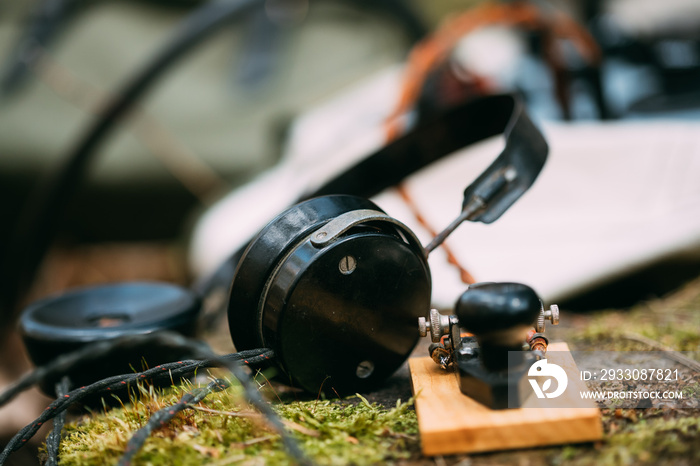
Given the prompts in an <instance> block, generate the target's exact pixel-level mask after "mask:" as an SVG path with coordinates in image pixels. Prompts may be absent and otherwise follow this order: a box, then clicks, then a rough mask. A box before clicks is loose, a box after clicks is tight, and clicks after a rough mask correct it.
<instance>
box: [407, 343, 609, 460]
mask: <svg viewBox="0 0 700 466" xmlns="http://www.w3.org/2000/svg"><path fill="white" fill-rule="evenodd" d="M547 359H548V360H549V361H550V362H553V363H556V364H558V365H560V366H562V367H563V368H564V370H565V371H566V372H567V374H568V375H569V385H568V387H567V389H566V391H565V392H564V394H562V395H561V396H560V397H559V398H557V399H555V400H553V399H546V400H539V399H538V398H537V397H535V396H531V397H530V398H529V399H528V400H527V402H526V403H525V405H524V406H523V407H522V408H519V409H505V410H492V409H490V408H487V407H486V406H484V405H482V404H480V403H478V402H476V401H474V400H472V399H471V398H469V397H467V396H465V395H463V394H462V393H461V392H460V390H459V386H458V384H457V380H456V377H455V374H454V373H450V372H448V371H445V370H443V369H441V368H440V367H439V366H438V365H437V364H435V363H434V362H433V361H432V360H431V359H430V358H427V357H426V358H412V359H410V360H409V366H410V369H411V379H412V382H413V393H414V395H416V394H418V395H417V398H416V412H417V414H418V426H419V428H420V434H421V444H422V448H423V453H424V454H425V455H428V456H430V455H447V454H455V453H471V452H483V451H494V450H508V449H517V448H528V447H536V446H544V445H558V444H565V443H579V442H588V441H594V440H599V439H600V438H602V435H603V429H602V423H601V419H600V411H599V410H598V408H597V407H596V406H595V403H594V402H593V401H591V400H585V401H582V400H580V399H579V396H578V393H579V391H582V390H585V389H586V388H585V384H584V382H583V381H581V380H579V377H578V369H577V368H576V363H575V362H574V360H573V358H572V357H571V353H569V348H568V345H566V343H553V344H551V345H549V348H548V358H547ZM553 401H556V402H557V404H558V405H561V406H567V407H552V402H553ZM543 403H546V404H547V407H542V406H540V405H541V404H543ZM572 406H578V407H572Z"/></svg>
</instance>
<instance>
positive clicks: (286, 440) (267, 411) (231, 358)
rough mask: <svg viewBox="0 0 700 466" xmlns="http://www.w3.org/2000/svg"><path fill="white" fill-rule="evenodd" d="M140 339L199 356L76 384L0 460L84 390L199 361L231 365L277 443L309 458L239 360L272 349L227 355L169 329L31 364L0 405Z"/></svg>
mask: <svg viewBox="0 0 700 466" xmlns="http://www.w3.org/2000/svg"><path fill="white" fill-rule="evenodd" d="M143 341H149V342H152V343H157V344H159V345H162V346H166V347H171V348H173V349H188V350H190V351H191V352H192V354H193V356H194V357H197V358H201V359H202V360H187V361H177V362H172V363H168V364H162V365H160V366H156V367H154V368H152V369H149V370H147V371H144V372H141V373H137V374H124V375H117V376H113V377H108V378H106V379H102V380H100V381H98V382H95V383H93V384H91V385H88V386H86V387H80V388H78V389H75V390H72V391H70V392H68V393H66V394H64V395H63V396H62V397H60V398H59V399H57V400H55V401H54V402H52V403H51V404H50V405H49V406H48V407H47V408H46V409H45V410H44V412H43V413H42V414H41V415H40V416H39V417H38V418H37V419H35V420H34V421H33V422H32V423H30V424H28V425H27V426H25V427H24V428H22V429H21V430H20V431H19V432H18V433H17V434H16V435H15V436H14V437H13V438H12V439H11V440H10V441H9V442H8V444H7V445H6V446H5V449H4V450H3V451H2V452H1V453H0V466H1V465H3V464H4V463H5V461H6V460H7V458H8V456H9V455H10V454H11V453H12V452H14V451H16V450H19V449H20V448H22V446H24V445H25V444H26V443H27V442H28V441H29V439H31V438H32V437H33V436H34V435H35V434H36V432H37V431H38V430H39V428H40V427H41V426H42V425H43V424H44V423H45V422H47V421H49V420H51V419H54V418H55V417H56V416H57V415H59V414H60V413H61V412H64V411H65V410H66V409H67V408H68V407H69V406H70V405H72V404H73V403H76V402H78V401H80V400H82V399H84V398H85V397H87V396H90V395H94V394H96V393H103V392H109V391H112V390H120V389H123V388H124V387H125V386H128V384H133V383H136V382H137V381H138V380H147V379H148V380H155V379H157V378H165V377H167V378H170V377H171V376H177V375H184V374H187V373H190V374H191V373H192V372H194V371H195V370H196V369H197V368H200V367H213V366H223V367H226V368H227V369H229V370H230V371H231V373H232V374H233V376H234V377H235V378H236V379H237V380H238V381H239V382H240V384H241V385H242V387H243V390H244V393H245V397H246V399H247V400H248V402H250V403H251V404H252V405H253V406H254V407H255V408H256V409H258V411H260V412H261V414H262V415H263V416H265V418H266V419H267V421H268V422H269V424H270V425H271V426H272V427H273V428H274V429H275V430H276V431H277V432H278V433H279V435H280V437H281V439H282V443H283V444H284V446H285V448H286V450H287V452H288V453H289V455H290V456H291V457H292V458H293V459H294V460H295V461H297V462H298V463H299V464H304V465H307V464H312V463H311V462H310V461H309V460H308V459H307V458H306V456H305V455H304V454H303V452H302V451H301V449H300V448H299V446H298V445H297V443H296V441H295V440H294V439H293V438H292V437H291V436H290V435H288V434H287V432H286V431H285V429H284V425H283V424H282V422H281V421H280V419H279V418H278V417H277V415H276V414H275V412H274V411H273V410H272V408H271V407H270V405H269V404H268V403H267V402H266V401H265V400H264V399H263V398H262V396H261V395H260V393H259V392H258V390H257V388H256V387H255V385H254V384H253V383H252V381H251V378H250V377H249V376H248V375H247V374H246V373H245V372H244V371H243V369H242V366H241V362H242V363H243V364H250V365H253V364H260V363H263V362H265V361H268V360H270V359H271V358H272V357H273V353H272V351H271V350H268V349H262V350H249V351H245V352H241V353H234V354H231V355H227V356H219V355H216V354H215V353H213V352H212V351H211V349H209V347H208V346H207V345H206V344H205V343H203V342H201V341H197V340H192V339H189V338H185V337H183V336H182V335H179V334H176V333H172V332H159V333H156V334H152V335H138V336H131V337H125V338H120V339H115V340H111V341H105V342H99V343H95V344H93V345H89V346H87V347H85V348H82V349H80V350H78V351H75V352H73V353H69V354H66V355H62V356H60V357H58V358H57V359H56V360H55V361H54V362H52V363H49V364H47V365H46V366H43V367H40V368H38V369H36V370H35V371H34V372H32V373H30V374H28V375H27V376H25V377H23V378H22V379H21V380H20V381H19V382H18V383H17V384H15V385H14V386H13V387H12V388H10V389H9V390H7V391H6V392H5V393H3V394H2V395H1V396H0V406H1V405H2V404H4V403H6V402H8V401H9V400H11V399H12V398H13V397H14V396H16V395H17V394H18V393H20V392H21V391H22V390H25V389H27V388H29V387H30V386H32V385H33V384H35V383H39V382H41V381H42V380H44V379H45V378H46V377H49V376H51V375H52V374H56V373H57V371H62V372H65V371H67V370H69V369H70V368H71V367H72V366H74V365H76V364H78V363H82V362H84V361H86V360H89V359H92V358H95V359H98V358H99V357H101V356H104V355H105V354H107V353H109V352H110V351H113V350H115V349H117V348H119V347H121V346H128V345H134V344H139V343H141V342H143Z"/></svg>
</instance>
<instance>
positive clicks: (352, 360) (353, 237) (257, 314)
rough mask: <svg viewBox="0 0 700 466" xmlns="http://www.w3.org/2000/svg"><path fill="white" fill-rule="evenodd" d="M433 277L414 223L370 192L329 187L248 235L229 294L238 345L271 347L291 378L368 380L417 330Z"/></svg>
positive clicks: (409, 345) (334, 384)
mask: <svg viewBox="0 0 700 466" xmlns="http://www.w3.org/2000/svg"><path fill="white" fill-rule="evenodd" d="M430 292H431V279H430V270H429V268H428V264H427V259H426V257H425V254H424V251H423V249H422V246H421V245H420V243H419V242H418V240H417V239H415V236H414V235H413V233H412V232H410V230H408V228H407V227H405V226H404V225H402V224H401V223H400V222H397V221H396V220H394V219H392V218H391V217H388V216H387V215H386V214H385V213H383V212H382V211H381V210H380V209H379V208H378V207H377V206H376V205H375V204H374V203H372V202H371V201H369V200H366V199H361V198H357V197H353V196H344V195H336V196H325V197H320V198H315V199H311V200H308V201H305V202H302V203H301V204H298V205H297V206H294V207H292V208H291V209H288V210H287V211H285V212H283V213H282V214H280V215H279V216H278V217H277V218H276V219H274V220H273V221H272V222H270V223H269V224H268V225H267V226H266V227H265V228H264V229H263V230H262V231H261V232H260V233H259V234H258V235H257V236H256V238H255V239H254V240H253V241H252V242H251V243H250V245H249V246H248V248H247V250H246V251H245V253H244V254H243V256H242V258H241V261H240V262H239V264H238V268H237V270H236V274H235V276H234V280H233V283H232V286H231V294H230V298H229V309H228V312H229V313H228V315H229V328H230V331H231V336H232V338H233V342H234V345H235V346H236V349H237V350H239V351H240V350H244V349H252V348H257V347H268V348H271V349H273V350H274V351H275V354H276V361H277V363H278V365H279V367H280V369H281V370H282V371H283V372H284V373H285V374H284V376H283V378H284V381H286V382H288V383H291V384H292V385H294V386H297V387H300V388H303V389H305V390H307V391H310V392H317V391H318V390H320V389H321V388H323V390H325V391H327V392H328V393H329V394H333V393H339V394H347V393H354V392H357V391H365V390H369V389H371V388H372V387H374V386H376V384H377V383H378V382H379V381H381V380H383V379H384V378H386V377H387V376H388V375H390V374H391V373H393V372H394V371H395V370H396V369H397V368H398V367H399V366H400V365H401V364H402V363H403V362H404V361H405V359H406V358H407V357H408V355H409V354H410V352H411V350H412V349H413V347H414V346H415V344H416V342H417V339H418V331H417V327H416V321H417V319H418V317H419V316H421V315H422V314H424V313H425V311H426V310H427V309H428V308H429V305H430Z"/></svg>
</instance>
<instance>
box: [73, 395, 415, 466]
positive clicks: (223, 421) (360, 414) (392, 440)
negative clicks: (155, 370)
mask: <svg viewBox="0 0 700 466" xmlns="http://www.w3.org/2000/svg"><path fill="white" fill-rule="evenodd" d="M191 388H192V387H191V386H190V385H189V384H184V385H181V386H177V387H173V388H171V389H168V390H165V391H163V392H159V391H157V390H154V389H152V388H145V387H140V388H139V392H138V393H137V394H135V395H133V396H132V400H131V403H130V404H128V405H126V406H125V407H123V408H118V409H111V410H109V411H108V412H106V413H104V414H99V415H90V416H86V417H84V418H82V419H81V420H80V421H79V422H75V423H72V424H69V425H67V427H66V434H65V439H64V441H63V442H62V446H61V451H60V460H61V464H65V465H89V464H114V463H116V461H118V459H119V458H120V457H121V455H122V454H123V452H124V448H125V446H126V442H127V441H128V439H129V438H130V437H131V435H132V433H133V432H134V431H135V430H137V429H138V428H140V427H142V426H143V425H144V423H145V422H146V421H147V419H148V418H149V417H150V415H151V414H152V413H153V412H155V411H157V410H158V409H160V408H162V407H164V406H167V405H169V404H172V403H175V402H176V401H177V400H178V399H179V398H180V397H181V396H182V395H183V393H184V392H186V391H188V390H190V389H191ZM358 397H359V395H358ZM411 404H412V403H411V402H410V401H409V402H408V403H401V402H397V405H396V407H394V408H392V409H386V408H383V407H380V406H377V405H373V404H370V403H368V402H367V400H365V399H364V398H362V397H360V402H357V400H340V401H338V400H335V401H330V400H318V401H316V400H314V401H299V402H291V403H279V404H276V405H274V407H275V410H276V411H277V412H278V414H279V415H280V416H281V417H282V419H284V420H286V421H288V422H287V425H288V426H289V429H290V432H291V433H292V435H294V436H295V437H296V438H297V440H298V441H299V442H300V444H301V446H302V449H303V450H304V451H305V452H306V454H307V455H309V456H310V457H311V458H313V459H314V461H316V462H317V463H319V464H330V465H335V464H337V465H344V464H358V465H359V464H377V463H391V462H395V461H397V460H400V459H404V458H408V457H410V456H411V454H412V453H415V452H417V451H418V436H417V433H418V428H417V421H416V416H415V412H414V411H413V410H412V409H411ZM198 407H199V408H200V409H195V410H186V411H184V412H181V413H179V414H178V415H177V416H176V417H175V418H174V419H173V420H172V421H171V423H170V424H169V425H168V426H166V427H164V428H161V429H159V430H157V431H155V432H154V433H153V435H152V436H151V437H150V438H149V439H148V441H147V442H146V444H145V445H144V447H143V449H142V450H141V451H140V452H139V454H138V455H137V456H136V457H135V459H134V462H133V464H135V465H138V464H149V465H161V464H177V465H190V464H191V465H198V464H208V463H213V464H218V463H219V462H223V463H224V464H228V462H239V461H244V460H251V461H253V462H262V463H264V464H270V465H275V464H288V463H289V459H288V457H287V455H286V454H285V452H284V450H283V448H282V445H281V442H280V440H279V436H278V435H276V434H274V433H273V432H272V431H271V430H270V429H269V428H268V427H267V426H266V425H265V424H264V422H263V420H262V419H261V418H260V417H259V416H258V415H256V413H255V412H253V411H252V410H251V409H250V408H249V407H247V406H246V405H245V404H244V403H243V402H242V401H241V397H240V389H239V388H238V387H237V386H233V387H232V388H230V389H228V390H226V391H224V392H221V393H214V394H211V395H210V396H209V397H207V399H205V400H204V401H203V402H202V403H200V404H199V405H198Z"/></svg>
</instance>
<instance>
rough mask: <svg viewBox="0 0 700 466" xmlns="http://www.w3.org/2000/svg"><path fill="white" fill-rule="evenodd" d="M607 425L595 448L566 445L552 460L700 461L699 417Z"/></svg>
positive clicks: (608, 465) (613, 465)
mask: <svg viewBox="0 0 700 466" xmlns="http://www.w3.org/2000/svg"><path fill="white" fill-rule="evenodd" d="M612 417H613V418H614V417H616V416H615V415H614V414H613V415H612ZM608 421H609V420H608ZM612 426H616V427H612ZM607 427H608V429H607V433H606V436H605V440H604V441H603V442H601V443H600V444H599V445H598V446H597V447H596V448H590V447H585V446H579V447H572V446H569V447H565V448H563V449H562V450H561V451H560V452H559V453H558V454H556V455H555V456H554V457H553V459H552V463H554V464H566V465H580V466H584V465H600V466H617V465H638V464H655V465H656V464H668V465H671V464H672V465H683V464H687V465H693V464H700V418H698V417H697V416H692V417H680V418H669V419H666V418H663V417H658V418H650V419H639V420H638V421H632V422H629V423H625V424H624V425H622V426H620V424H615V423H612V424H611V423H608V426H607ZM611 427H612V428H611Z"/></svg>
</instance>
